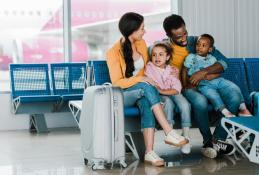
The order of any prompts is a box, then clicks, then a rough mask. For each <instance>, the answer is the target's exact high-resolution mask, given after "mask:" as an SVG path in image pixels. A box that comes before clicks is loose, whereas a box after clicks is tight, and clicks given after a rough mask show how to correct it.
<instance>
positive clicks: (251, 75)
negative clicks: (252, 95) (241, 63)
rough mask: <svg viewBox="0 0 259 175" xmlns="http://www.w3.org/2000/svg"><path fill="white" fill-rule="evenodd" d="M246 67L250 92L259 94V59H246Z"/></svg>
mask: <svg viewBox="0 0 259 175" xmlns="http://www.w3.org/2000/svg"><path fill="white" fill-rule="evenodd" d="M245 66H246V71H247V79H248V84H249V91H250V92H253V91H257V92H259V71H258V68H259V58H246V59H245Z"/></svg>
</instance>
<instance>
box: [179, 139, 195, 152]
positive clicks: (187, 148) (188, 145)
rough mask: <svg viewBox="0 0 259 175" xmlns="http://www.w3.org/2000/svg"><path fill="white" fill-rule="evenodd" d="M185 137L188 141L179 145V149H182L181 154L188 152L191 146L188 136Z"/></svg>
mask: <svg viewBox="0 0 259 175" xmlns="http://www.w3.org/2000/svg"><path fill="white" fill-rule="evenodd" d="M186 139H187V140H188V141H189V143H187V144H185V145H183V146H182V147H181V151H182V153H183V154H190V152H191V147H192V146H191V144H190V139H189V138H186Z"/></svg>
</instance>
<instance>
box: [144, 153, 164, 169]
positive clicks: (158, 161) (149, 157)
mask: <svg viewBox="0 0 259 175" xmlns="http://www.w3.org/2000/svg"><path fill="white" fill-rule="evenodd" d="M144 161H145V162H147V163H150V164H151V165H153V166H164V163H165V162H164V159H162V158H160V157H159V156H158V155H157V154H156V153H155V152H154V151H149V152H148V153H146V154H145V160H144Z"/></svg>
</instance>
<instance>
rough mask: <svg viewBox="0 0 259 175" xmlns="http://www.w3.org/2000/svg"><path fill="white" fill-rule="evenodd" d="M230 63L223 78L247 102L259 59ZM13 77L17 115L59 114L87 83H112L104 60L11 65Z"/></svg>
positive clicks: (134, 112)
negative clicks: (233, 84) (237, 88)
mask: <svg viewBox="0 0 259 175" xmlns="http://www.w3.org/2000/svg"><path fill="white" fill-rule="evenodd" d="M228 60H229V67H228V69H227V70H226V71H225V72H224V73H223V74H222V76H223V77H225V78H226V79H229V80H231V81H233V82H234V83H236V84H237V85H238V86H239V87H240V89H241V91H242V92H243V94H244V97H245V99H246V101H247V102H248V101H249V94H250V93H251V92H252V91H258V90H259V75H258V74H259V72H258V73H257V71H256V67H258V66H259V59H256V58H246V59H243V58H230V59H228ZM87 67H88V68H89V69H87ZM87 74H88V75H89V76H88V77H87ZM10 75H11V88H12V102H13V109H14V112H15V113H28V114H34V115H35V114H44V113H46V112H53V111H60V110H61V109H62V107H64V106H65V107H67V101H69V100H81V99H82V95H83V91H84V88H85V86H86V84H88V85H100V84H103V83H105V82H110V77H109V71H108V67H107V64H106V61H104V60H103V61H88V62H87V63H53V64H49V65H48V64H10ZM125 100H127V99H125ZM21 104H22V105H21ZM34 106H35V107H34ZM211 109H212V108H211ZM136 116H139V111H138V108H137V107H128V108H125V117H127V118H130V117H136Z"/></svg>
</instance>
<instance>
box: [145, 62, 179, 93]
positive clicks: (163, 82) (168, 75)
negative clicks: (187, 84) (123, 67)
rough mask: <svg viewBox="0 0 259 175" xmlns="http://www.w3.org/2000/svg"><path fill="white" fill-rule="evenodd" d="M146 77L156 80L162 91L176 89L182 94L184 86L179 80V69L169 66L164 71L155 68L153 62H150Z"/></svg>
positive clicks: (147, 66)
mask: <svg viewBox="0 0 259 175" xmlns="http://www.w3.org/2000/svg"><path fill="white" fill-rule="evenodd" d="M145 75H146V76H147V77H149V78H151V79H152V80H154V81H155V82H156V83H157V84H158V86H159V87H160V88H161V89H163V90H168V89H175V90H177V91H178V92H179V93H181V90H182V85H181V82H180V80H179V79H178V76H179V70H178V69H177V68H175V67H171V66H169V65H167V66H166V68H165V69H164V70H163V69H161V68H159V67H157V66H155V65H154V64H153V63H152V62H148V63H147V65H146V70H145Z"/></svg>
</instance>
